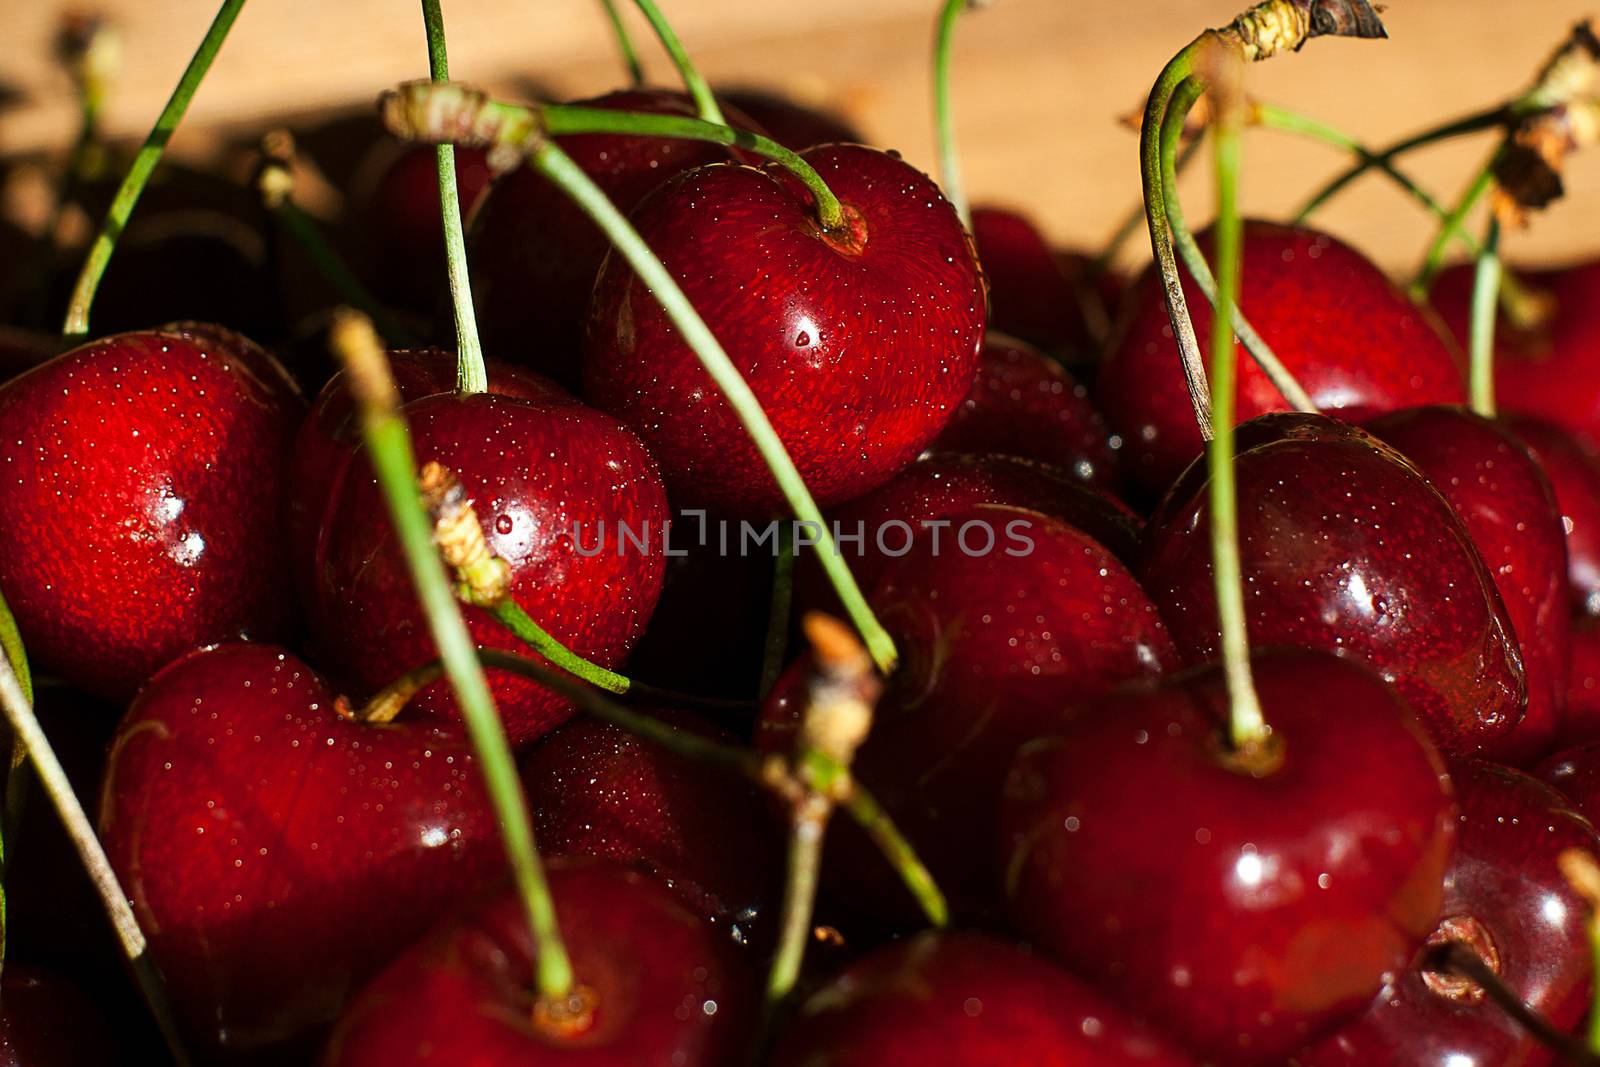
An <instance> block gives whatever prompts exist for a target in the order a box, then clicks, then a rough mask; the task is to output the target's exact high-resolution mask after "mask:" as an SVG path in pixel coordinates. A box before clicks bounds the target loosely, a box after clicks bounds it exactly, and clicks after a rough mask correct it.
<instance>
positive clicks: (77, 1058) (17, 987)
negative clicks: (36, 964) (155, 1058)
mask: <svg viewBox="0 0 1600 1067" xmlns="http://www.w3.org/2000/svg"><path fill="white" fill-rule="evenodd" d="M104 1018H105V1007H104V1005H103V1004H97V1003H94V1002H92V1001H91V1000H90V999H89V998H88V997H86V996H85V995H84V994H83V993H82V992H81V991H80V990H79V989H78V988H77V987H75V986H73V985H72V984H71V983H69V982H67V981H66V980H65V979H63V978H61V977H59V976H58V975H55V974H52V973H47V972H44V971H39V970H36V969H34V968H32V967H25V966H22V965H20V964H17V963H14V962H12V961H11V960H7V961H6V967H5V972H4V975H3V976H0V1067H112V1065H114V1064H120V1063H125V1062H129V1061H128V1060H127V1059H126V1058H125V1057H124V1056H123V1055H122V1052H123V1051H134V1050H133V1049H130V1048H129V1042H128V1040H127V1035H126V1034H125V1033H123V1034H119V1035H118V1038H119V1040H116V1041H113V1040H112V1037H111V1034H110V1033H109V1032H107V1030H106V1027H105V1024H104V1021H103V1020H104ZM137 1052H138V1053H139V1054H140V1055H141V1056H148V1055H152V1054H153V1050H151V1049H137ZM146 1062H149V1061H148V1060H147V1061H146Z"/></svg>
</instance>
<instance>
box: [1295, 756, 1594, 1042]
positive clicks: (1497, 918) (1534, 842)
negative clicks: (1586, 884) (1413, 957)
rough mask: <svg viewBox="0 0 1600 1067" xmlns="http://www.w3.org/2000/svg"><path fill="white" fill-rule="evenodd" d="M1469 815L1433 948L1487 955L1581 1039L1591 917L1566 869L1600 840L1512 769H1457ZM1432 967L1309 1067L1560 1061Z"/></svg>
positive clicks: (1425, 961)
mask: <svg viewBox="0 0 1600 1067" xmlns="http://www.w3.org/2000/svg"><path fill="white" fill-rule="evenodd" d="M1450 779H1451V781H1452V782H1453V783H1454V784H1455V788H1456V797H1457V802H1458V803H1459V805H1460V809H1461V814H1460V821H1459V824H1458V826H1457V829H1456V847H1455V856H1454V858H1453V859H1452V860H1451V861H1450V868H1449V870H1448V871H1447V872H1446V874H1445V880H1444V910H1443V913H1442V914H1443V917H1442V918H1441V920H1440V922H1439V925H1438V926H1437V927H1436V928H1435V930H1434V932H1433V934H1432V935H1430V936H1429V938H1428V942H1429V944H1430V945H1442V944H1444V943H1446V942H1451V941H1455V942H1459V943H1462V944H1464V945H1466V946H1467V947H1468V948H1469V949H1471V950H1472V951H1473V952H1475V953H1476V954H1477V955H1478V956H1479V958H1480V959H1482V960H1484V962H1486V963H1488V964H1489V966H1490V967H1491V968H1492V969H1493V970H1494V971H1495V973H1496V974H1497V975H1498V976H1499V977H1500V980H1501V981H1502V982H1503V983H1505V985H1507V986H1508V987H1509V988H1510V989H1512V990H1513V991H1514V992H1515V993H1516V994H1517V997H1518V999H1520V1000H1521V1001H1522V1002H1523V1003H1524V1004H1526V1005H1528V1006H1529V1007H1530V1008H1532V1009H1533V1010H1534V1011H1536V1012H1538V1013H1540V1014H1541V1015H1543V1016H1544V1017H1545V1018H1547V1019H1549V1020H1550V1021H1551V1022H1552V1023H1554V1024H1555V1025H1556V1026H1557V1027H1558V1028H1560V1029H1562V1030H1567V1031H1571V1030H1572V1029H1574V1028H1575V1027H1576V1026H1577V1025H1578V1023H1579V1021H1581V1020H1582V1019H1583V1016H1584V1013H1585V1012H1586V1011H1587V1010H1588V1007H1589V989H1590V985H1591V980H1592V975H1591V970H1592V967H1591V963H1590V957H1589V943H1588V937H1587V934H1586V932H1585V929H1584V922H1585V918H1586V916H1587V913H1588V905H1587V904H1586V903H1585V902H1584V900H1583V898H1582V897H1580V896H1579V895H1578V894H1577V893H1576V892H1574V891H1573V889H1572V887H1571V886H1570V885H1568V884H1567V880H1566V878H1565V876H1563V875H1562V873H1561V869H1560V868H1559V867H1558V866H1557V863H1556V857H1557V856H1558V855H1560V853H1561V852H1563V851H1564V850H1566V849H1569V848H1577V849H1585V850H1587V851H1589V852H1590V853H1592V854H1597V855H1600V837H1597V836H1596V835H1595V832H1594V828H1593V827H1592V826H1591V825H1590V824H1589V822H1588V821H1587V820H1586V819H1584V818H1583V817H1581V816H1579V815H1578V814H1577V813H1576V812H1574V811H1573V810H1572V807H1571V803H1570V802H1569V801H1568V800H1567V799H1566V798H1565V797H1563V796H1562V795H1561V794H1559V793H1557V792H1556V791H1555V790H1554V789H1551V788H1550V787H1549V786H1547V785H1544V784H1543V783H1541V782H1538V781H1535V780H1534V779H1532V778H1529V777H1528V776H1527V775H1525V774H1520V773H1518V772H1517V771H1513V770H1511V769H1509V768H1506V767H1500V766H1496V765H1494V764H1492V763H1484V762H1481V761H1476V760H1465V761H1456V762H1453V763H1452V764H1451V766H1450ZM1437 967H1438V964H1437V962H1436V961H1435V960H1432V959H1430V958H1429V957H1428V956H1426V955H1424V956H1423V957H1422V959H1421V961H1420V962H1419V963H1415V964H1413V965H1412V966H1410V967H1407V968H1406V969H1405V970H1404V971H1402V972H1401V973H1400V975H1399V976H1398V977H1396V978H1395V979H1394V980H1393V981H1391V982H1389V983H1388V984H1387V985H1385V986H1384V989H1383V991H1382V992H1381V993H1379V994H1378V996H1377V998H1376V999H1374V1000H1373V1002H1372V1004H1371V1006H1369V1007H1368V1008H1367V1011H1366V1013H1365V1014H1364V1015H1362V1016H1360V1017H1359V1018H1357V1019H1356V1020H1354V1021H1353V1022H1351V1023H1348V1024H1346V1025H1345V1026H1343V1027H1341V1028H1340V1029H1339V1030H1338V1031H1337V1032H1336V1033H1334V1034H1332V1035H1331V1036H1329V1037H1328V1038H1326V1039H1324V1040H1323V1041H1322V1042H1321V1043H1319V1044H1318V1045H1317V1046H1316V1047H1315V1048H1313V1049H1311V1050H1310V1051H1308V1052H1305V1053H1302V1054H1301V1055H1299V1056H1296V1057H1295V1059H1294V1062H1295V1063H1296V1064H1297V1065H1299V1067H1358V1065H1359V1067H1506V1065H1508V1064H1516V1065H1519V1067H1535V1065H1540V1064H1549V1063H1552V1062H1554V1060H1555V1057H1554V1055H1553V1053H1551V1052H1550V1050H1549V1049H1547V1048H1545V1046H1543V1045H1542V1044H1540V1043H1539V1042H1538V1041H1537V1040H1536V1039H1535V1038H1533V1037H1532V1036H1530V1035H1529V1034H1528V1032H1527V1031H1526V1030H1525V1029H1523V1028H1522V1027H1521V1026H1520V1025H1519V1024H1518V1023H1516V1022H1514V1021H1512V1019H1511V1018H1510V1016H1508V1015H1506V1013H1505V1012H1504V1011H1503V1010H1501V1008H1500V1007H1498V1006H1497V1005H1495V1004H1494V1003H1493V1002H1491V1001H1490V1000H1488V999H1487V997H1486V995H1485V994H1484V992H1483V990H1482V988H1481V987H1479V986H1478V985H1477V984H1476V983H1473V982H1471V981H1469V980H1465V979H1462V978H1460V977H1458V976H1456V975H1455V974H1454V973H1453V972H1448V971H1443V972H1441V971H1440V970H1438V969H1437Z"/></svg>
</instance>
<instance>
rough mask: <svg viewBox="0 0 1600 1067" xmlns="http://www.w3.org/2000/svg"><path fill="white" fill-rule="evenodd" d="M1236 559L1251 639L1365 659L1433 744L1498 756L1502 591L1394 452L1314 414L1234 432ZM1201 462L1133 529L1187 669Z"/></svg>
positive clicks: (1197, 582)
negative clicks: (1140, 531)
mask: <svg viewBox="0 0 1600 1067" xmlns="http://www.w3.org/2000/svg"><path fill="white" fill-rule="evenodd" d="M1235 471H1236V477H1237V480H1238V499H1239V505H1240V506H1239V551H1240V556H1241V565H1242V568H1243V576H1244V582H1245V590H1246V592H1245V611H1246V613H1247V617H1248V623H1249V630H1250V639H1251V641H1252V643H1253V644H1255V645H1258V646H1268V645H1292V646H1295V647H1300V648H1314V649H1323V650H1326V651H1330V652H1338V653H1339V654H1340V655H1342V656H1348V657H1350V658H1352V659H1355V660H1356V661H1358V662H1361V663H1365V664H1366V665H1368V666H1370V667H1371V668H1372V669H1373V670H1375V671H1377V672H1378V674H1380V675H1381V676H1382V677H1383V678H1384V680H1385V681H1388V682H1390V683H1391V684H1393V685H1394V686H1395V688H1396V689H1397V690H1398V691H1399V693H1400V695H1401V696H1403V697H1404V698H1405V699H1406V700H1407V702H1409V703H1410V704H1411V706H1412V707H1413V708H1415V709H1416V711H1417V713H1418V715H1419V716H1420V717H1421V718H1422V721H1423V722H1424V723H1425V724H1426V725H1427V727H1428V729H1429V731H1430V732H1431V733H1432V735H1433V737H1434V740H1435V741H1436V742H1438V744H1439V746H1440V747H1441V748H1443V749H1445V750H1447V751H1451V752H1468V753H1470V752H1474V751H1479V750H1481V751H1484V752H1495V751H1498V750H1499V748H1500V747H1501V746H1504V745H1506V744H1507V743H1508V738H1509V737H1510V735H1511V733H1512V731H1513V729H1514V728H1515V727H1516V725H1517V722H1518V720H1519V719H1520V717H1521V715H1522V709H1523V705H1524V704H1525V702H1526V679H1525V677H1524V673H1523V667H1522V662H1521V657H1520V656H1519V654H1518V652H1517V644H1516V638H1515V636H1514V635H1513V632H1512V627H1511V622H1510V620H1509V619H1508V617H1507V615H1506V611H1505V607H1504V605H1503V604H1502V603H1501V600H1500V594H1499V593H1498V592H1496V590H1495V587H1494V582H1493V580H1492V579H1491V578H1490V577H1489V575H1488V573H1487V572H1486V570H1485V568H1484V565H1483V562H1482V561H1481V560H1480V558H1479V556H1478V551H1477V549H1476V548H1474V547H1473V544H1472V540H1471V538H1470V536H1469V535H1468V533H1467V531H1466V529H1465V528H1464V527H1463V526H1462V524H1461V520H1460V519H1459V518H1457V517H1456V515H1455V513H1454V512H1453V511H1452V510H1451V508H1450V505H1449V504H1448V503H1446V502H1445V500H1444V498H1443V497H1441V496H1440V495H1439V493H1438V492H1437V491H1436V490H1435V489H1434V488H1433V487H1432V486H1430V485H1429V484H1428V483H1427V482H1426V481H1425V480H1424V479H1423V478H1422V477H1421V476H1420V475H1419V474H1418V473H1417V471H1416V469H1415V468H1414V467H1412V466H1411V464H1409V463H1407V462H1406V461H1405V460H1404V459H1403V458H1402V457H1401V456H1400V455H1399V454H1398V453H1397V452H1395V451H1394V450H1393V449H1391V448H1389V447H1388V446H1386V445H1384V444H1382V443H1381V442H1379V441H1378V440H1377V439H1375V438H1373V437H1372V436H1371V435H1369V434H1367V433H1365V432H1364V431H1362V430H1359V429H1357V428H1355V427H1354V426H1349V425H1346V424H1343V423H1339V422H1336V421H1334V420H1333V419H1329V418H1325V417H1323V416H1319V415H1297V414H1281V415H1267V416H1263V417H1261V418H1259V419H1256V420H1254V421H1252V422H1248V423H1246V424H1244V425H1243V426H1241V427H1240V428H1239V433H1238V453H1237V458H1236V460H1235ZM1207 480H1208V478H1207V469H1206V464H1205V463H1204V462H1200V463H1196V464H1195V465H1194V466H1192V467H1191V468H1190V469H1189V470H1188V471H1187V472H1186V473H1185V475H1184V477H1183V478H1182V479H1181V480H1180V481H1179V482H1178V483H1177V484H1176V485H1174V486H1173V488H1172V490H1171V492H1170V493H1169V494H1168V496H1167V498H1166V499H1165V500H1164V501H1163V502H1162V505H1161V509H1160V511H1159V512H1158V514H1157V515H1156V516H1155V517H1154V518H1152V519H1151V521H1150V524H1149V526H1148V527H1146V530H1145V534H1146V536H1145V548H1146V552H1147V556H1146V561H1147V562H1146V564H1145V566H1144V568H1143V570H1142V572H1141V576H1142V577H1143V579H1144V582H1145V588H1147V589H1148V590H1149V591H1150V596H1151V599H1153V600H1154V601H1155V602H1156V605H1157V606H1158V607H1160V609H1161V611H1162V615H1163V617H1164V618H1165V619H1166V621H1167V625H1168V626H1169V627H1170V628H1171V630H1172V637H1173V640H1174V642H1175V643H1176V644H1177V646H1178V650H1179V652H1180V654H1182V655H1183V657H1184V658H1185V660H1186V662H1188V663H1191V664H1196V663H1202V662H1206V661H1209V660H1211V659H1214V658H1216V657H1217V655H1218V640H1219V638H1218V629H1217V611H1216V597H1215V590H1214V588H1213V580H1212V571H1211V543H1210V504H1209V500H1208V494H1207V492H1206V491H1205V489H1206V483H1207Z"/></svg>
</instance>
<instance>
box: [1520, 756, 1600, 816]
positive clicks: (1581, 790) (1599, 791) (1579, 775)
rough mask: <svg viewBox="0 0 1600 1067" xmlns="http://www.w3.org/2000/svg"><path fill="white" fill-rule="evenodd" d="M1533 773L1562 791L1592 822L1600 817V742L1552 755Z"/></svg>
mask: <svg viewBox="0 0 1600 1067" xmlns="http://www.w3.org/2000/svg"><path fill="white" fill-rule="evenodd" d="M1533 773H1534V774H1535V775H1536V776H1538V777H1539V778H1540V779H1542V780H1543V781H1545V782H1548V783H1550V784H1551V785H1553V786H1555V787H1556V789H1558V790H1560V791H1561V794H1562V795H1563V796H1565V797H1566V798H1567V799H1568V800H1569V801H1571V803H1572V806H1573V807H1575V808H1577V809H1578V811H1580V812H1582V813H1583V816H1584V817H1585V818H1586V819H1588V820H1589V821H1590V822H1594V821H1595V818H1596V817H1597V816H1600V741H1597V740H1595V739H1590V740H1586V741H1583V742H1582V743H1580V744H1576V745H1573V746H1572V747H1570V748H1565V749H1562V750H1561V751H1560V752H1556V753H1552V754H1551V755H1549V756H1546V757H1545V759H1544V760H1543V762H1541V763H1540V764H1539V765H1538V766H1537V767H1535V768H1534V769H1533Z"/></svg>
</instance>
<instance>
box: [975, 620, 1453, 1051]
mask: <svg viewBox="0 0 1600 1067" xmlns="http://www.w3.org/2000/svg"><path fill="white" fill-rule="evenodd" d="M1251 662H1252V670H1253V673H1254V676H1255V685H1256V690H1257V693H1258V694H1259V696H1260V700H1261V706H1262V710H1263V712H1264V713H1265V715H1266V719H1267V722H1268V723H1269V724H1270V725H1271V726H1272V729H1273V734H1272V738H1273V741H1272V744H1271V746H1270V747H1269V749H1268V750H1267V754H1268V755H1269V756H1270V757H1271V758H1269V759H1268V760H1266V761H1265V762H1263V761H1262V760H1261V759H1260V758H1257V759H1252V758H1251V755H1250V754H1241V753H1238V752H1235V751H1233V750H1232V749H1231V748H1229V747H1228V743H1227V740H1226V737H1227V734H1226V722H1227V715H1228V698H1227V689H1226V685H1225V683H1224V680H1223V677H1222V672H1221V670H1220V669H1219V668H1215V667H1211V668H1205V669H1203V670H1198V671H1195V672H1192V673H1189V674H1185V675H1182V676H1178V677H1175V678H1173V679H1171V680H1169V681H1167V682H1165V683H1163V684H1161V685H1159V686H1151V687H1144V688H1128V689H1123V690H1119V691H1117V692H1115V693H1113V694H1110V695H1108V696H1106V697H1104V698H1102V699H1100V700H1098V701H1096V702H1094V703H1093V704H1091V705H1089V706H1087V707H1084V708H1081V709H1079V711H1078V712H1077V714H1076V715H1074V716H1072V717H1070V718H1067V717H1062V719H1061V720H1060V721H1059V722H1058V724H1057V727H1056V729H1055V730H1054V731H1053V734H1054V736H1052V737H1048V738H1046V739H1043V740H1040V741H1037V742H1035V743H1033V744H1030V745H1028V746H1027V747H1025V748H1024V749H1023V750H1022V751H1021V753H1020V754H1019V755H1018V757H1017V760H1016V763H1015V764H1014V766H1013V768H1012V771H1011V777H1010V780H1009V781H1008V782H1007V785H1006V790H1005V796H1004V801H1003V805H1002V808H1003V820H1002V825H1003V830H1004V835H1003V841H1004V842H1005V848H1004V850H1003V863H1004V868H1003V869H1004V870H1005V872H1006V881H1007V889H1008V892H1009V895H1010V900H1011V917H1012V919H1013V921H1014V922H1015V923H1016V924H1017V926H1018V928H1019V929H1020V930H1022V931H1023V932H1024V933H1025V934H1027V936H1029V937H1030V938H1031V939H1033V940H1034V941H1036V942H1037V943H1039V944H1040V945H1043V946H1044V947H1046V948H1048V949H1049V950H1050V951H1051V952H1053V953H1055V954H1056V955H1057V956H1059V957H1060V958H1061V960H1062V961H1063V962H1065V963H1066V964H1067V965H1068V966H1069V967H1070V968H1071V969H1072V970H1074V971H1075V972H1077V973H1079V974H1082V975H1083V976H1084V977H1085V978H1087V979H1089V980H1090V981H1091V982H1093V983H1094V985H1095V988H1097V989H1099V990H1101V991H1103V992H1105V993H1106V994H1107V995H1109V996H1110V997H1111V998H1112V999H1113V1000H1114V1001H1115V1002H1117V1003H1118V1004H1120V1005H1121V1006H1122V1007H1123V1008H1124V1009H1125V1010H1127V1011H1129V1012H1132V1013H1135V1014H1137V1015H1141V1016H1147V1017H1148V1018H1149V1019H1150V1020H1151V1021H1152V1022H1155V1023H1157V1024H1158V1025H1160V1027H1161V1028H1162V1029H1163V1031H1165V1032H1166V1033H1169V1034H1171V1035H1172V1036H1174V1037H1176V1038H1179V1039H1180V1040H1181V1041H1182V1042H1183V1043H1185V1044H1186V1045H1188V1046H1189V1047H1190V1048H1191V1049H1192V1050H1193V1051H1194V1052H1195V1053H1196V1054H1198V1055H1200V1056H1201V1057H1202V1058H1210V1059H1212V1060H1213V1061H1214V1062H1218V1063H1227V1064H1239V1065H1244V1064H1258V1063H1279V1062H1282V1059H1283V1057H1284V1056H1285V1055H1286V1054H1287V1053H1289V1052H1291V1051H1293V1050H1294V1049H1296V1048H1298V1047H1300V1046H1301V1045H1303V1044H1305V1043H1306V1042H1307V1041H1309V1040H1311V1039H1314V1038H1315V1037H1317V1035H1318V1034H1319V1033H1321V1032H1322V1031H1323V1030H1325V1029H1327V1028H1328V1027H1330V1026H1335V1025H1337V1024H1339V1023H1340V1022H1343V1021H1344V1020H1346V1019H1348V1018H1350V1017H1351V1016H1352V1015H1354V1014H1355V1013H1358V1012H1359V1011H1360V1010H1361V1009H1362V1007H1363V1006H1365V1005H1366V1004H1367V1003H1368V1001H1370V1000H1371V998H1372V996H1373V995H1374V994H1375V993H1377V991H1378V989H1379V986H1380V985H1381V984H1382V982H1383V978H1384V975H1385V974H1387V973H1389V972H1391V971H1394V970H1397V969H1398V968H1400V967H1402V966H1404V965H1405V963H1406V961H1407V960H1409V959H1410V958H1411V954H1412V953H1413V952H1414V951H1415V950H1416V949H1417V947H1418V946H1419V945H1420V944H1421V942H1422V939H1423V937H1425V936H1426V935H1427V934H1428V932H1429V931H1430V930H1432V929H1433V925H1434V921H1435V919H1436V918H1437V917H1438V913H1439V904H1440V900H1441V892H1442V890H1441V885H1442V880H1443V876H1444V872H1445V867H1446V864H1447V862H1448V860H1449V855H1450V845H1451V840H1452V838H1453V836H1454V834H1453V823H1454V819H1453V817H1452V816H1453V814H1454V812H1453V809H1452V804H1451V798H1450V789H1449V785H1448V779H1447V778H1446V777H1445V774H1444V771H1443V768H1442V766H1441V765H1440V763H1439V760H1438V757H1437V755H1436V754H1435V752H1434V749H1433V746H1432V745H1431V744H1430V743H1429V742H1428V740H1427V738H1426V735H1425V734H1424V733H1423V731H1422V730H1421V729H1420V727H1419V725H1418V724H1417V722H1416V721H1415V720H1414V719H1413V718H1412V717H1411V714H1410V713H1409V712H1408V711H1407V709H1406V707H1405V704H1404V702H1403V701H1402V700H1401V699H1400V697H1399V696H1398V695H1397V694H1396V693H1395V692H1394V691H1393V690H1391V689H1390V688H1389V687H1388V686H1386V685H1384V684H1383V683H1382V682H1380V681H1379V680H1378V679H1377V678H1375V677H1374V676H1372V675H1370V674H1368V673H1367V672H1366V671H1365V670H1363V669H1361V668H1359V667H1357V666H1356V665H1354V664H1352V663H1349V662H1347V661H1345V660H1342V659H1339V658H1337V657H1334V656H1330V655H1327V654H1325V653H1320V652H1301V651H1281V652H1275V653H1266V654H1259V655H1257V656H1255V657H1253V659H1252V661H1251ZM1255 755H1256V756H1257V757H1259V756H1260V755H1261V753H1256V754H1255Z"/></svg>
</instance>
